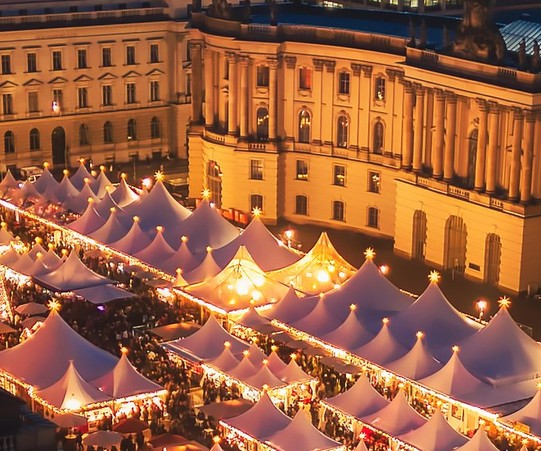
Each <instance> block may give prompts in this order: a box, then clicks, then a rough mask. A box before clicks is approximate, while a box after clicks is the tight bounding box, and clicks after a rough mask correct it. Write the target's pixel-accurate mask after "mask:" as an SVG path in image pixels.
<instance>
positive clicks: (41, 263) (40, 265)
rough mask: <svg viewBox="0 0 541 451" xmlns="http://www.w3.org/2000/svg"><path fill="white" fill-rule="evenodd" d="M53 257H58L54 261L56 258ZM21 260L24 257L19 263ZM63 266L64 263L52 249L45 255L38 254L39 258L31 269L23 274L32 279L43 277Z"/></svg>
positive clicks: (28, 268)
mask: <svg viewBox="0 0 541 451" xmlns="http://www.w3.org/2000/svg"><path fill="white" fill-rule="evenodd" d="M53 255H54V256H55V257H56V259H55V260H53V259H54V258H55V257H53ZM21 260H22V257H21V258H20V259H19V261H21ZM61 264H63V261H62V260H61V259H60V257H58V256H57V255H56V254H55V253H54V252H53V251H52V249H51V250H49V251H48V252H46V253H45V254H44V255H41V254H38V256H37V258H36V259H35V260H34V262H33V263H32V264H31V265H30V266H29V267H27V269H26V270H25V272H23V274H27V275H29V276H32V277H34V276H41V275H43V274H46V273H48V272H51V271H52V270H54V269H56V268H58V267H59V266H60V265H61Z"/></svg>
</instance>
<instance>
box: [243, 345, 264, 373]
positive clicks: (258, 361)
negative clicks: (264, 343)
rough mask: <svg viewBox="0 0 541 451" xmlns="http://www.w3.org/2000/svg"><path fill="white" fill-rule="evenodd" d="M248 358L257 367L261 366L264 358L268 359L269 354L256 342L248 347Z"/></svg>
mask: <svg viewBox="0 0 541 451" xmlns="http://www.w3.org/2000/svg"><path fill="white" fill-rule="evenodd" d="M248 353H249V354H248V358H249V359H250V361H251V362H252V363H253V364H254V366H255V367H256V368H259V367H260V366H261V365H262V364H263V361H264V360H267V355H266V354H265V353H264V352H263V351H262V350H261V348H260V347H259V346H257V344H256V343H251V344H250V347H249V348H248Z"/></svg>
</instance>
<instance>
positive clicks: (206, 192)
mask: <svg viewBox="0 0 541 451" xmlns="http://www.w3.org/2000/svg"><path fill="white" fill-rule="evenodd" d="M201 196H203V199H206V200H209V199H210V190H209V189H208V188H205V189H204V190H203V191H202V192H201Z"/></svg>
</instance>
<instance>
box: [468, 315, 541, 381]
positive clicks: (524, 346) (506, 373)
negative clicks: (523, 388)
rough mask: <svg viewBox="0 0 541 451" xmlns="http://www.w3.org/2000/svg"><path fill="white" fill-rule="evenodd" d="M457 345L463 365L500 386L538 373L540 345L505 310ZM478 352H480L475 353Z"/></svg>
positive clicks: (540, 365) (540, 362) (540, 371)
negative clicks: (459, 346)
mask: <svg viewBox="0 0 541 451" xmlns="http://www.w3.org/2000/svg"><path fill="white" fill-rule="evenodd" d="M460 345H461V349H462V351H461V353H460V355H461V359H462V360H463V361H464V364H465V365H466V366H467V367H468V368H469V369H470V370H471V372H472V373H474V374H476V375H477V376H478V377H480V378H482V379H486V380H488V381H489V382H491V383H493V384H504V383H510V382H517V381H520V380H526V379H532V378H535V377H537V376H539V374H541V344H539V343H538V342H536V341H535V340H534V339H533V338H531V337H529V336H528V335H527V334H526V333H525V332H523V331H522V330H521V329H520V327H519V326H518V325H517V323H515V321H513V318H511V315H510V314H509V311H508V310H507V308H506V307H501V308H500V310H498V313H496V315H494V317H493V318H492V319H491V320H490V322H489V323H488V324H487V326H486V327H484V328H483V329H481V330H479V332H477V333H476V334H475V335H472V336H471V337H469V338H467V339H465V340H464V341H463V342H462V343H460ZM480 349H482V350H483V351H482V352H479V350H480Z"/></svg>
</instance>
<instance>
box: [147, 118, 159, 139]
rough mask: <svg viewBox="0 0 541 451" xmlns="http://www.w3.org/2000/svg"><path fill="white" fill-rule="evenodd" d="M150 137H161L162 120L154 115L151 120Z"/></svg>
mask: <svg viewBox="0 0 541 451" xmlns="http://www.w3.org/2000/svg"><path fill="white" fill-rule="evenodd" d="M150 137H151V138H152V139H157V138H159V137H161V132H160V120H159V119H158V118H157V117H156V116H154V117H153V118H152V119H151V120H150Z"/></svg>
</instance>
